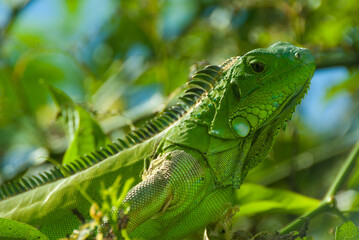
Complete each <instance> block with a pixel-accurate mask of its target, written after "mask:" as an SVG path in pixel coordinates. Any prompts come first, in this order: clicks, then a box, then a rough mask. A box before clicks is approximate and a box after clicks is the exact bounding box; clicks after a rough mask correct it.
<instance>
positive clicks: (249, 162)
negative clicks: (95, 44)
mask: <svg viewBox="0 0 359 240" xmlns="http://www.w3.org/2000/svg"><path fill="white" fill-rule="evenodd" d="M314 69H315V64H314V59H313V57H312V55H311V54H310V52H309V51H308V50H307V49H304V48H298V47H295V46H293V45H291V44H289V43H277V44H274V45H272V46H271V47H269V48H267V49H256V50H253V51H251V52H248V53H247V54H245V55H244V56H242V57H233V58H230V59H228V60H227V61H225V62H224V63H223V64H221V65H220V66H214V65H212V66H207V67H206V68H205V69H203V70H200V71H198V72H196V73H195V74H194V76H193V77H192V78H191V79H190V80H189V81H188V85H189V88H188V89H187V90H186V91H185V93H184V94H183V95H182V96H181V97H180V100H181V101H182V103H178V104H177V105H175V106H173V107H170V108H168V109H167V110H165V111H164V112H163V113H162V114H161V115H160V116H158V117H156V118H155V119H153V120H150V121H149V122H148V123H147V124H146V125H145V126H144V127H142V128H139V129H137V130H135V131H133V132H131V133H129V134H128V135H127V136H126V137H125V138H124V139H119V140H118V141H117V142H115V143H113V144H111V145H109V146H107V147H106V148H104V149H102V150H100V151H95V152H94V153H91V154H89V155H88V156H84V157H82V158H80V159H78V160H76V161H75V162H74V163H72V164H69V165H64V166H63V167H62V169H59V168H54V169H52V170H50V171H48V172H44V173H43V174H40V175H38V176H33V177H29V178H23V179H20V180H19V181H16V182H13V183H10V184H5V185H3V186H1V187H0V198H2V200H1V201H0V218H8V219H13V220H16V221H19V222H23V223H27V224H30V225H32V226H34V227H37V228H38V229H39V230H40V231H42V232H43V233H44V234H46V235H47V236H49V238H50V239H57V238H60V237H64V236H66V235H69V234H70V233H71V232H72V230H73V229H75V228H77V227H78V225H79V224H80V221H79V220H78V219H77V217H76V216H74V214H73V213H72V210H73V209H77V210H78V211H79V212H80V213H81V214H82V215H83V216H85V217H89V214H88V211H89V207H90V203H89V201H88V200H87V199H86V198H85V197H84V194H85V195H88V196H90V197H91V199H93V200H94V201H96V202H98V203H101V196H100V194H99V189H100V185H101V183H104V184H105V185H106V186H110V185H111V183H112V182H113V181H114V179H115V178H116V177H117V176H118V175H121V176H122V177H123V181H125V180H126V179H128V178H130V177H134V178H135V180H136V182H137V185H136V186H135V187H133V188H132V189H131V190H130V191H129V192H128V194H127V196H126V198H125V200H124V203H126V204H129V206H130V211H129V213H128V216H127V218H128V219H129V222H128V224H127V230H128V232H129V234H130V237H131V238H134V239H182V238H184V237H185V236H187V235H189V234H191V233H193V232H194V231H197V230H200V229H204V228H205V227H206V226H207V225H208V224H211V223H215V222H216V221H218V220H220V219H221V218H222V217H224V216H225V213H226V212H227V211H228V208H229V207H230V206H231V204H232V195H233V191H234V189H236V188H240V186H241V184H242V182H243V180H244V178H245V176H246V175H247V173H248V171H249V170H250V169H252V168H253V167H255V166H256V165H257V164H258V163H259V162H260V161H261V160H263V159H264V158H265V157H266V156H267V155H268V153H269V151H270V149H271V147H272V145H273V143H274V140H275V138H276V136H277V134H278V131H279V130H278V129H280V128H281V127H282V126H283V124H285V122H286V121H287V120H288V119H289V118H290V117H291V115H292V113H293V111H294V110H295V106H296V105H297V104H298V103H299V102H300V100H301V99H302V98H303V97H304V95H305V93H306V91H307V89H308V87H309V82H310V79H311V77H312V75H313V73H314ZM141 174H142V176H141ZM119 216H120V217H123V216H121V215H119ZM0 236H1V230H0Z"/></svg>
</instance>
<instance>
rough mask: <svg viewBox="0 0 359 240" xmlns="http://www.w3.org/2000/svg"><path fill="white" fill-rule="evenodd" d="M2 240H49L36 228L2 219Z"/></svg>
mask: <svg viewBox="0 0 359 240" xmlns="http://www.w3.org/2000/svg"><path fill="white" fill-rule="evenodd" d="M0 239H5V240H6V239H8V240H10V239H11V240H16V239H18V240H22V239H27V240H47V239H48V238H47V237H46V235H44V234H43V233H41V232H40V231H38V230H37V229H36V228H34V227H32V226H30V225H27V224H25V223H20V222H17V221H14V220H10V219H5V218H0Z"/></svg>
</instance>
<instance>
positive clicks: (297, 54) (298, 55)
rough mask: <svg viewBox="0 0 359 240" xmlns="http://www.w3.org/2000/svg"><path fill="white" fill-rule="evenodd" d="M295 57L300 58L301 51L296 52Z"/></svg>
mask: <svg viewBox="0 0 359 240" xmlns="http://www.w3.org/2000/svg"><path fill="white" fill-rule="evenodd" d="M294 58H295V59H297V60H298V59H300V53H299V52H296V53H295V54H294Z"/></svg>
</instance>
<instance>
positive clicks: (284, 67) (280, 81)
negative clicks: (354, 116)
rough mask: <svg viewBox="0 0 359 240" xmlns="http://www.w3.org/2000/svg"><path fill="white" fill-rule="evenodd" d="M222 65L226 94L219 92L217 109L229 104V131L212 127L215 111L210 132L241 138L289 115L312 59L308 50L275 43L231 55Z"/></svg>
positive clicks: (309, 74) (306, 82) (304, 86)
mask: <svg viewBox="0 0 359 240" xmlns="http://www.w3.org/2000/svg"><path fill="white" fill-rule="evenodd" d="M223 68H224V69H223V70H224V71H225V77H224V82H226V86H225V88H226V90H225V94H226V96H224V95H223V96H222V100H221V104H220V107H219V109H220V108H222V109H223V107H222V104H226V105H231V107H229V108H228V109H227V111H226V115H227V114H228V116H227V117H228V121H229V122H227V124H228V125H227V126H229V128H230V129H231V131H232V133H230V134H229V133H228V132H229V130H227V131H226V130H224V129H220V130H219V128H218V127H217V128H216V118H218V117H219V115H220V114H219V112H217V115H216V117H215V119H214V120H213V122H212V134H213V132H214V134H215V135H216V132H217V133H218V132H221V131H222V133H221V135H222V137H223V136H224V137H226V136H230V135H232V134H235V135H236V136H237V137H240V138H244V137H246V136H248V135H249V134H251V133H254V132H256V131H257V130H258V129H261V128H263V127H265V126H267V125H270V124H271V122H272V121H274V120H278V118H280V120H281V121H276V122H282V123H284V122H285V121H286V120H287V119H288V118H290V116H291V114H292V113H293V111H294V110H295V106H296V105H297V104H298V103H299V102H300V101H301V99H302V98H303V97H304V95H305V93H306V91H307V89H308V87H309V83H310V79H311V78H312V76H313V73H314V70H315V63H314V58H313V56H312V54H311V53H310V52H309V50H307V49H305V48H300V47H296V46H293V45H292V44H289V43H276V44H274V45H272V46H270V47H269V48H266V49H256V50H253V51H251V52H248V53H247V54H245V55H244V56H242V57H237V58H233V59H232V60H231V61H230V63H228V62H227V63H225V64H224V65H223ZM225 98H226V99H225ZM224 99H225V100H224ZM224 102H226V103H224ZM222 115H223V113H222ZM223 117H224V116H222V117H221V118H222V121H223ZM217 122H218V123H219V121H217ZM217 126H219V125H218V124H217ZM222 126H223V125H222ZM227 129H228V128H227ZM225 132H227V133H225ZM232 136H233V135H232Z"/></svg>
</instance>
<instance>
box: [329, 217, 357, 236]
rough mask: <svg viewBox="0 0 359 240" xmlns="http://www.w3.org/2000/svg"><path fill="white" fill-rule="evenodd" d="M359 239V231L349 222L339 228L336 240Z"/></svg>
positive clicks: (336, 232)
mask: <svg viewBox="0 0 359 240" xmlns="http://www.w3.org/2000/svg"><path fill="white" fill-rule="evenodd" d="M357 239H359V229H358V228H357V227H356V226H355V224H354V223H353V222H352V221H347V222H345V223H343V224H342V225H340V226H339V227H337V229H336V231H335V240H357Z"/></svg>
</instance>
